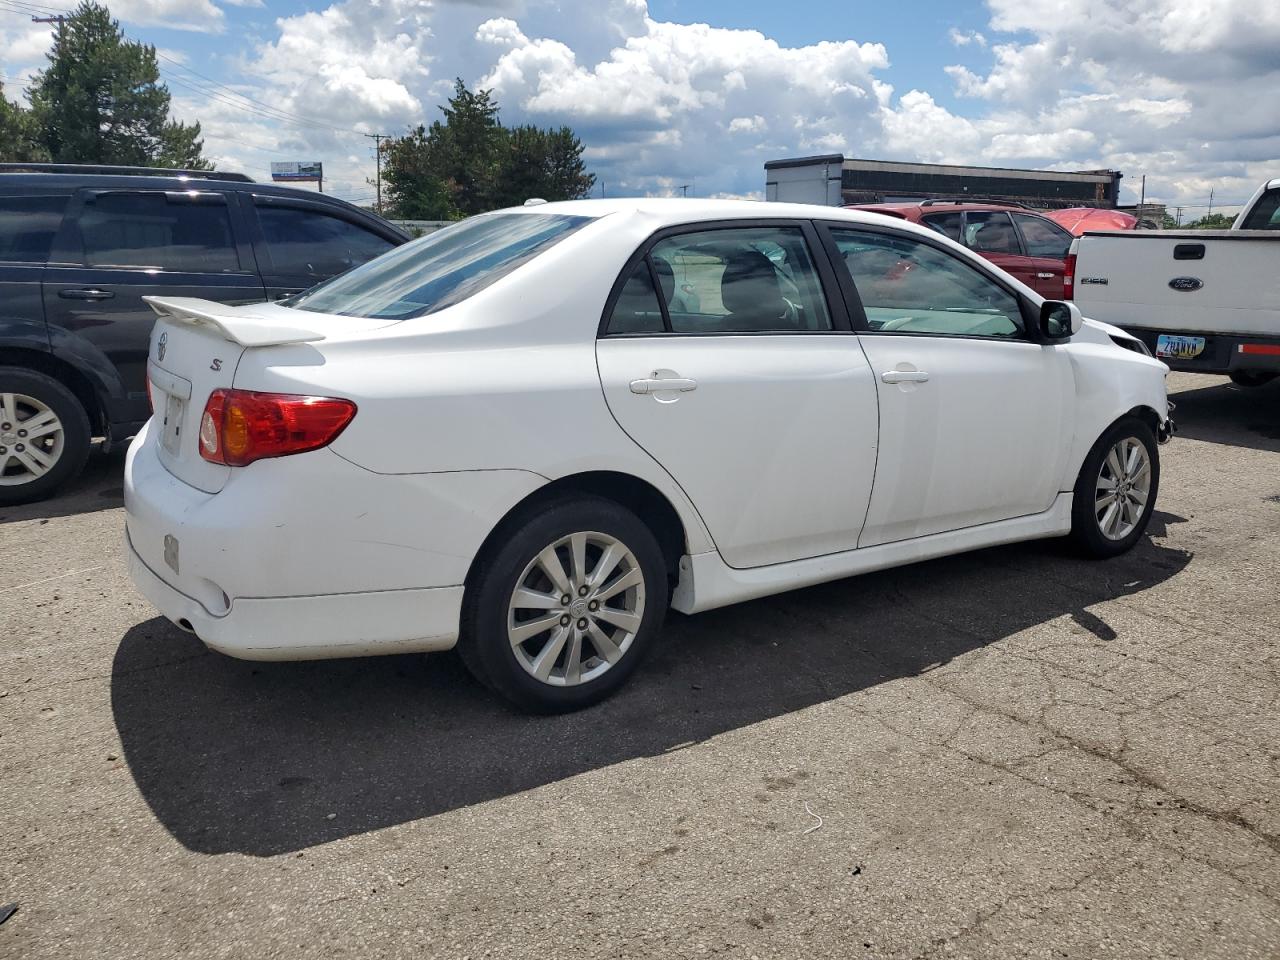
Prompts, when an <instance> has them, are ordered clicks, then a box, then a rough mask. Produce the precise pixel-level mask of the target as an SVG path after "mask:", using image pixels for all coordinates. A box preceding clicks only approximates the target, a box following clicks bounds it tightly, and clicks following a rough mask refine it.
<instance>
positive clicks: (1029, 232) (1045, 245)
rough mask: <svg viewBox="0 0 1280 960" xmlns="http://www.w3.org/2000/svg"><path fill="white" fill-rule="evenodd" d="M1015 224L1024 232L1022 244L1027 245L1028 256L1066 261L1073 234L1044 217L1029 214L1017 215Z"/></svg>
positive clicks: (1014, 216)
mask: <svg viewBox="0 0 1280 960" xmlns="http://www.w3.org/2000/svg"><path fill="white" fill-rule="evenodd" d="M1013 219H1014V222H1015V223H1017V225H1018V229H1019V230H1021V231H1022V242H1023V243H1024V244H1026V247H1027V256H1029V257H1049V258H1050V259H1053V260H1065V259H1066V257H1067V248H1068V247H1070V246H1071V234H1069V233H1067V231H1065V230H1063V229H1062V228H1061V227H1059V226H1058V225H1057V224H1055V223H1052V222H1050V221H1049V220H1046V219H1045V218H1044V217H1037V216H1033V215H1032V214H1029V213H1015V214H1014V215H1013Z"/></svg>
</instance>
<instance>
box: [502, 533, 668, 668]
mask: <svg viewBox="0 0 1280 960" xmlns="http://www.w3.org/2000/svg"><path fill="white" fill-rule="evenodd" d="M644 607H645V582H644V571H643V570H642V569H641V567H640V561H639V560H638V559H637V558H636V555H635V554H634V553H633V552H632V551H631V550H630V548H628V547H627V545H626V544H624V543H623V542H622V541H621V540H619V539H618V538H617V537H614V536H612V535H610V534H607V533H599V532H594V531H590V532H589V531H583V532H579V533H572V534H569V535H568V536H566V537H562V538H560V539H559V540H556V541H555V542H554V543H551V544H548V545H547V546H546V547H545V548H544V549H543V550H542V551H541V552H539V553H538V555H537V556H536V557H534V558H533V559H532V560H530V561H529V563H528V564H527V565H526V566H525V569H524V572H523V573H522V574H521V575H520V577H519V578H518V579H517V580H516V585H515V589H514V591H513V592H512V595H511V600H510V603H509V605H508V610H507V637H508V639H509V640H510V642H511V649H512V651H513V652H514V653H515V656H516V660H517V661H518V662H519V664H520V666H521V667H522V668H524V670H525V672H526V673H528V674H529V675H530V676H532V677H534V678H535V679H537V680H539V681H541V682H542V683H546V684H550V685H552V686H560V687H572V686H577V685H579V684H583V683H588V682H590V681H592V680H594V679H596V678H597V677H599V676H600V675H601V674H603V673H604V672H605V671H607V670H609V669H610V668H611V667H612V666H614V665H615V664H617V663H618V662H619V661H620V660H622V658H623V657H624V656H626V653H627V650H628V649H629V648H630V647H631V644H632V643H633V642H634V640H635V638H636V634H637V633H638V632H639V630H640V625H641V623H642V622H643V619H644Z"/></svg>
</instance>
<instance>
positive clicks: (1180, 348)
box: [1156, 333, 1204, 360]
mask: <svg viewBox="0 0 1280 960" xmlns="http://www.w3.org/2000/svg"><path fill="white" fill-rule="evenodd" d="M1202 353H1204V337H1174V336H1170V335H1169V334H1167V333H1162V334H1160V337H1159V339H1157V340H1156V356H1157V357H1171V358H1172V359H1174V360H1194V359H1195V358H1196V357H1198V356H1200V354H1202Z"/></svg>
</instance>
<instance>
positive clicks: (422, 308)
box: [286, 213, 594, 320]
mask: <svg viewBox="0 0 1280 960" xmlns="http://www.w3.org/2000/svg"><path fill="white" fill-rule="evenodd" d="M593 219H594V218H593V217H572V216H566V215H564V214H552V213H491V214H482V215H481V216H477V217H471V218H470V219H468V220H463V221H461V222H460V223H456V224H454V225H453V226H450V227H446V228H445V229H443V230H437V231H436V232H435V233H429V234H427V235H426V236H425V237H422V238H420V239H418V240H414V241H413V242H411V243H406V244H405V245H404V246H402V247H397V248H395V249H394V250H391V251H390V252H388V253H386V254H384V255H383V256H381V257H379V258H378V259H376V260H371V261H369V262H368V263H366V264H364V265H362V266H359V267H356V268H355V269H354V270H349V271H347V272H346V273H344V274H342V275H341V276H337V277H334V278H333V279H332V280H329V281H327V282H325V283H322V284H320V285H319V286H317V287H312V288H311V289H310V290H308V291H306V292H305V293H302V294H299V295H298V296H296V297H294V298H293V299H291V300H289V301H286V303H287V305H288V306H291V307H296V308H298V309H299V310H311V311H313V312H315V313H334V314H339V315H340V316H344V317H376V318H383V319H389V320H405V319H407V318H409V317H420V316H423V315H425V314H428V313H434V312H435V311H437V310H443V309H444V308H445V307H449V306H453V305H454V304H456V303H460V302H462V301H463V300H466V299H467V298H468V297H470V296H472V295H473V294H476V293H478V292H479V291H481V290H483V289H484V288H485V287H487V286H489V285H490V284H492V283H495V282H496V281H498V280H500V279H502V278H503V277H505V276H506V275H507V274H509V273H511V272H512V271H514V270H516V269H517V268H519V267H520V266H522V265H523V264H525V263H527V262H529V261H530V260H532V259H533V258H534V257H536V256H537V255H538V254H540V253H542V252H543V251H545V250H548V249H550V248H551V247H553V246H555V245H556V244H557V243H559V242H560V241H561V240H563V239H564V238H565V237H567V236H569V235H570V234H571V233H573V232H574V231H575V230H578V229H580V228H582V227H583V226H585V225H586V224H588V223H590V222H591V221H592V220H593Z"/></svg>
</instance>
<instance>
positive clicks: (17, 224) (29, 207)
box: [0, 196, 67, 263]
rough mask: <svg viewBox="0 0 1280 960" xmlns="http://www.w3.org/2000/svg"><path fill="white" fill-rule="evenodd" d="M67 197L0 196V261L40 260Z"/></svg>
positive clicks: (45, 256) (46, 255) (59, 221)
mask: <svg viewBox="0 0 1280 960" xmlns="http://www.w3.org/2000/svg"><path fill="white" fill-rule="evenodd" d="M66 206H67V198H66V197H65V196H61V197H32V196H17V197H15V196H10V197H0V262H8V263H44V262H45V261H47V260H48V259H49V247H50V246H51V245H52V243H53V235H54V234H55V233H57V232H58V227H59V226H61V225H62V211H63V209H65V208H66Z"/></svg>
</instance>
